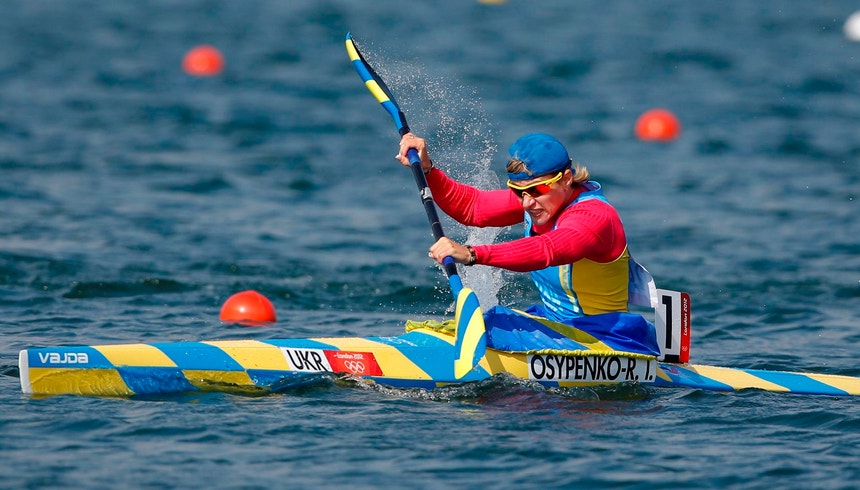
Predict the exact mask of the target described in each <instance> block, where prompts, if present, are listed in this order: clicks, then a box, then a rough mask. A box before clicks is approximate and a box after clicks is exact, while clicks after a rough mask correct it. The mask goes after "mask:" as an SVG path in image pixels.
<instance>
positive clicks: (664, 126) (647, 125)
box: [634, 109, 681, 143]
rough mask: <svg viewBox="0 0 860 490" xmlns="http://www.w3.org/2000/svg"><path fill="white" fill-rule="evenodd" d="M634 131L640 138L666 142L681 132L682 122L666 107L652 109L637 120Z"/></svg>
mask: <svg viewBox="0 0 860 490" xmlns="http://www.w3.org/2000/svg"><path fill="white" fill-rule="evenodd" d="M634 132H635V133H636V137H637V138H639V139H640V140H644V141H660V142H664V143H665V142H669V141H672V140H674V139H676V138H677V137H678V135H680V134H681V123H680V122H679V121H678V118H677V117H675V115H674V114H672V113H671V112H670V111H667V110H666V109H651V110H649V111H645V112H644V113H643V114H642V115H641V116H639V119H637V120H636V127H635V128H634Z"/></svg>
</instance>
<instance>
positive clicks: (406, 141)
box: [395, 133, 433, 174]
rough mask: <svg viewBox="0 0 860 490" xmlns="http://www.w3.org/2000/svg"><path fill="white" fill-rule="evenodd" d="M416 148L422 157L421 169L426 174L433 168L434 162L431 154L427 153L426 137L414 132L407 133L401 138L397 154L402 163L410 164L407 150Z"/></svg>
mask: <svg viewBox="0 0 860 490" xmlns="http://www.w3.org/2000/svg"><path fill="white" fill-rule="evenodd" d="M412 148H414V149H415V150H417V151H418V157H419V158H421V169H422V170H423V171H424V173H425V174H426V173H427V172H429V171H430V169H431V168H433V162H432V161H431V160H430V154H429V153H427V141H425V140H424V138H419V137H418V136H415V135H414V134H412V133H406V134H404V135H403V137H402V138H400V148H399V149H398V153H397V155H396V156H395V158H397V160H398V161H399V162H400V163H401V165H405V166H407V167H408V166H409V157H407V156H406V152H408V151H409V150H410V149H412Z"/></svg>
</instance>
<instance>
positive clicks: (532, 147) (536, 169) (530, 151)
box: [508, 133, 571, 180]
mask: <svg viewBox="0 0 860 490" xmlns="http://www.w3.org/2000/svg"><path fill="white" fill-rule="evenodd" d="M508 154H509V155H510V156H511V158H516V159H517V160H520V161H522V162H523V163H524V164H525V165H526V167H527V168H528V171H524V172H519V173H515V174H512V173H509V174H508V178H509V179H511V180H530V179H533V178H535V177H537V176H540V175H546V174H551V173H553V172H560V171H562V170H564V169H566V168H568V167H569V166H570V163H571V162H570V155H568V154H567V150H566V149H565V148H564V145H562V144H561V142H560V141H559V140H557V139H555V138H553V137H552V136H550V135H548V134H546V133H529V134H527V135H524V136H520V139H518V140H516V141H514V144H512V145H511V147H510V148H508Z"/></svg>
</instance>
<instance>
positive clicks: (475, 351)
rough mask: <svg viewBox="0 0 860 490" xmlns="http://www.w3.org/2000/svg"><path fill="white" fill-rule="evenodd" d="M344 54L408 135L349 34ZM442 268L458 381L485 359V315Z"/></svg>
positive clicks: (449, 268)
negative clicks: (452, 302)
mask: <svg viewBox="0 0 860 490" xmlns="http://www.w3.org/2000/svg"><path fill="white" fill-rule="evenodd" d="M346 52H347V53H348V54H349V59H350V60H351V61H352V65H353V67H355V70H356V71H357V72H358V75H359V76H360V77H361V79H362V80H363V81H364V84H365V86H367V89H368V90H370V93H371V94H373V96H374V97H375V98H376V101H377V102H379V103H380V104H382V107H383V108H384V109H385V110H386V111H388V113H389V114H391V118H392V119H394V124H395V125H396V126H397V131H398V132H399V133H400V136H403V135H405V134H406V133H408V132H409V125H408V124H407V123H406V115H405V114H403V111H401V110H400V107H398V105H397V101H396V100H395V99H394V95H392V93H391V91H390V90H389V89H388V86H387V85H385V82H384V81H383V80H382V78H380V76H379V75H378V74H377V73H376V71H374V70H373V68H371V66H370V64H368V62H367V61H366V60H365V59H364V56H362V55H361V52H359V51H358V48H357V47H356V46H355V43H354V42H353V40H352V36H351V35H350V34H349V33H347V35H346ZM406 156H407V157H408V158H409V167H410V168H411V169H412V176H413V177H415V183H416V184H418V192H419V194H420V195H421V201H422V202H423V203H424V211H425V212H426V213H427V219H428V220H429V221H430V228H431V229H432V230H433V236H434V237H435V238H436V240H438V239H440V238H442V237H444V236H445V232H444V231H442V224H441V223H440V222H439V215H438V213H437V212H436V203H434V202H433V194H431V192H430V188H429V187H428V185H427V178H426V177H424V171H423V170H422V169H421V159H420V158H419V157H418V152H417V151H415V149H414V148H413V149H410V150H409V151H408V152H407V153H406ZM442 267H443V269H444V270H445V275H446V276H448V283H449V284H450V285H451V292H452V293H453V294H454V298H455V299H456V300H457V306H456V309H455V310H454V311H455V313H454V322H455V323H456V326H457V331H456V332H457V336H456V342H455V344H454V349H455V350H456V352H457V358H456V359H455V360H454V376H455V377H456V378H457V379H460V378H462V377H463V376H465V375H466V374H468V373H469V371H471V370H472V369H473V368H474V367H475V366H476V365H477V364H478V362H479V361H480V360H481V358H482V357H483V356H484V352H485V349H486V328H485V326H484V316H483V315H482V313H481V305H480V304H479V303H478V296H477V295H476V294H475V292H474V291H472V290H471V289H469V288H466V287H463V281H462V280H461V279H460V275H459V274H458V273H457V264H456V263H455V262H454V258H453V257H450V256H449V257H445V258H444V259H443V260H442Z"/></svg>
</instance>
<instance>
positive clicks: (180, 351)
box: [19, 328, 860, 396]
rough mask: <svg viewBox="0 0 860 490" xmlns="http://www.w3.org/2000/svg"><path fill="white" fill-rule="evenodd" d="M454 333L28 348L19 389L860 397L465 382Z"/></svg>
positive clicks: (828, 391) (614, 372) (479, 366)
mask: <svg viewBox="0 0 860 490" xmlns="http://www.w3.org/2000/svg"><path fill="white" fill-rule="evenodd" d="M456 355H457V348H456V338H455V335H454V334H453V333H451V332H444V331H439V330H435V329H431V328H415V329H413V330H411V331H408V332H406V333H405V334H403V335H399V336H392V337H342V338H308V339H270V340H219V341H203V342H167V343H152V344H125V345H99V346H64V347H49V348H35V349H26V350H22V351H21V352H20V354H19V370H20V379H21V388H22V391H23V392H24V393H26V394H33V395H61V394H75V395H96V396H133V395H155V394H168V393H181V392H194V391H219V392H228V393H230V392H232V393H269V392H278V391H282V390H284V389H288V388H289V387H291V386H296V385H301V384H302V383H306V382H307V381H308V380H309V379H314V377H316V378H317V379H318V377H319V376H320V375H321V374H322V373H333V374H334V375H341V376H347V377H358V378H363V379H365V380H367V381H369V382H373V383H378V384H381V385H385V386H390V387H394V388H425V389H433V388H437V387H441V386H446V385H451V384H454V383H469V382H477V381H482V380H486V379H488V378H490V377H492V376H499V375H507V376H514V377H516V378H521V379H527V380H532V381H534V382H536V383H538V384H540V385H543V386H546V387H562V388H569V387H581V386H600V385H617V384H623V383H626V384H639V385H642V386H653V387H656V388H687V389H698V390H708V391H718V392H732V391H738V390H745V389H758V390H764V391H770V392H783V393H796V394H807V395H831V396H845V395H860V378H855V377H850V376H840V375H832V374H811V373H794V372H782V371H768V370H760V369H734V368H725V367H716V366H704V365H696V364H688V363H671V362H665V361H659V360H658V359H657V358H656V357H654V356H645V355H641V354H636V353H624V352H616V351H601V350H589V349H584V350H581V351H576V352H574V351H571V352H552V351H547V350H544V351H534V352H506V351H500V350H496V349H493V348H489V347H488V348H487V349H486V351H485V352H484V353H483V356H481V358H480V359H479V360H478V361H477V363H476V365H475V366H474V368H472V369H471V370H470V371H469V372H468V373H467V374H466V375H465V376H463V377H461V378H458V377H457V376H455V372H454V362H453V360H454V359H455V358H456Z"/></svg>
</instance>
